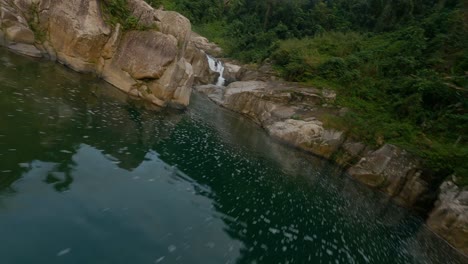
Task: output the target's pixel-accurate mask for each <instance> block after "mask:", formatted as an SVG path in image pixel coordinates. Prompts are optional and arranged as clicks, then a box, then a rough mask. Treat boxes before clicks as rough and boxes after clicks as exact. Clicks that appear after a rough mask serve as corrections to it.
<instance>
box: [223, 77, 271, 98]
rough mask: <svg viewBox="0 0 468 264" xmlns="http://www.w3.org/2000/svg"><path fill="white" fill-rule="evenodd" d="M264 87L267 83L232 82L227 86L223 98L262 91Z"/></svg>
mask: <svg viewBox="0 0 468 264" xmlns="http://www.w3.org/2000/svg"><path fill="white" fill-rule="evenodd" d="M266 87H267V83H266V82H261V81H248V82H233V83H231V84H229V85H228V86H227V88H226V92H225V96H226V97H229V96H231V95H233V94H238V93H245V92H254V91H258V90H263V89H265V88H266Z"/></svg>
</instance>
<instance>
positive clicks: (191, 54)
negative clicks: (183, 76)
mask: <svg viewBox="0 0 468 264" xmlns="http://www.w3.org/2000/svg"><path fill="white" fill-rule="evenodd" d="M185 59H186V60H187V62H189V63H190V64H191V65H192V68H193V75H194V84H195V85H204V84H212V83H214V82H215V81H216V78H217V75H216V73H214V72H212V71H211V70H210V66H209V64H208V60H207V57H206V54H205V52H204V51H202V50H200V49H198V48H197V47H195V46H194V45H193V43H192V42H191V41H190V42H189V44H188V46H187V49H186V52H185Z"/></svg>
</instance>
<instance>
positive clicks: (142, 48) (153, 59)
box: [114, 31, 177, 80]
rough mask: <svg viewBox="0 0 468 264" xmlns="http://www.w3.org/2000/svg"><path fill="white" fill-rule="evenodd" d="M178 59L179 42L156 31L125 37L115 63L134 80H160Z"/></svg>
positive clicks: (128, 34)
mask: <svg viewBox="0 0 468 264" xmlns="http://www.w3.org/2000/svg"><path fill="white" fill-rule="evenodd" d="M176 57H177V40H176V39H175V37H173V36H171V35H166V34H163V33H161V32H156V31H131V32H127V33H126V34H125V36H124V37H123V39H122V41H121V43H120V47H119V49H118V50H117V53H116V54H115V58H114V59H115V63H117V65H119V66H120V68H121V69H122V70H124V71H126V72H127V73H129V74H130V76H132V77H133V78H134V79H136V80H140V79H159V78H161V76H162V75H163V74H164V72H165V71H166V68H167V67H168V66H169V65H170V64H171V63H172V62H173V61H174V60H175V59H176Z"/></svg>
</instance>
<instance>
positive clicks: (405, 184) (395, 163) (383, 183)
mask: <svg viewBox="0 0 468 264" xmlns="http://www.w3.org/2000/svg"><path fill="white" fill-rule="evenodd" d="M348 173H349V174H350V175H351V176H352V177H354V178H356V179H358V180H359V181H361V182H363V183H365V184H367V185H369V186H372V187H376V188H378V189H379V190H381V191H383V192H384V193H386V194H388V195H390V196H392V197H394V199H395V201H396V202H398V203H399V204H401V205H404V206H407V207H413V208H415V209H420V210H426V209H427V207H428V206H430V204H432V202H433V201H434V200H435V198H436V195H435V193H436V191H435V190H434V186H439V184H440V182H439V181H440V180H439V178H440V177H437V175H432V173H431V172H430V171H428V170H425V169H424V168H423V165H422V161H421V160H420V159H418V158H416V157H415V156H413V155H411V154H409V153H407V152H406V151H405V150H403V149H401V148H398V147H396V146H394V145H389V144H386V145H384V146H382V147H381V148H380V149H378V150H376V151H373V152H369V153H367V154H366V155H365V156H364V157H363V158H361V160H360V161H359V162H358V163H357V164H356V165H354V166H352V167H351V168H349V169H348Z"/></svg>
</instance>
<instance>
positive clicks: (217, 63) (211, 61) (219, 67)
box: [206, 54, 225, 86]
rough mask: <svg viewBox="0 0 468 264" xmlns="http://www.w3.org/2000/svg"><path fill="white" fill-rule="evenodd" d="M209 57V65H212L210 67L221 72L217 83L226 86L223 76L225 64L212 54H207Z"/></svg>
mask: <svg viewBox="0 0 468 264" xmlns="http://www.w3.org/2000/svg"><path fill="white" fill-rule="evenodd" d="M206 57H207V59H208V65H210V69H211V70H212V71H214V72H217V73H219V77H218V80H217V81H216V85H218V86H224V82H225V79H224V77H223V73H224V65H223V63H222V62H221V61H219V60H217V59H215V58H213V57H211V56H210V55H208V54H207V55H206Z"/></svg>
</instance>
